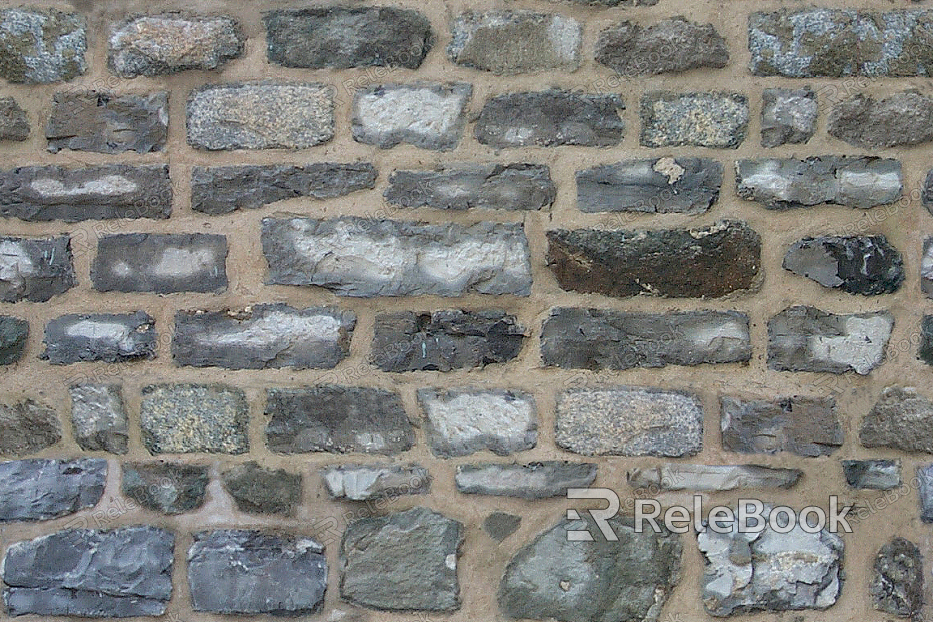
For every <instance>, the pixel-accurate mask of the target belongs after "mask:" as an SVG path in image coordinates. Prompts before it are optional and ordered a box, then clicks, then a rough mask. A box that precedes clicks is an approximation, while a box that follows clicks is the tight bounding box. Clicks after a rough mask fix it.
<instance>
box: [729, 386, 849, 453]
mask: <svg viewBox="0 0 933 622" xmlns="http://www.w3.org/2000/svg"><path fill="white" fill-rule="evenodd" d="M720 406H721V408H722V411H721V419H720V424H721V426H720V427H721V430H722V446H723V449H725V450H727V451H736V452H739V453H743V454H776V453H780V452H783V451H787V452H790V453H792V454H796V455H798V456H804V457H806V458H815V457H818V456H828V455H830V454H832V453H833V452H834V451H836V450H837V449H839V448H840V447H841V446H842V441H843V434H842V426H841V425H840V424H839V419H838V417H837V416H836V401H835V400H834V399H833V398H831V397H825V398H812V397H798V396H794V397H781V398H777V399H746V398H739V397H727V396H723V397H721V398H720Z"/></svg>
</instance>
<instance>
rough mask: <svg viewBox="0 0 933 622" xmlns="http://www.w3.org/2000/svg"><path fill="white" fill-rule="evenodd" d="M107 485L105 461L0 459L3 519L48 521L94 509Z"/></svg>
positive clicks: (0, 494) (1, 514)
mask: <svg viewBox="0 0 933 622" xmlns="http://www.w3.org/2000/svg"><path fill="white" fill-rule="evenodd" d="M106 484H107V461H106V460H96V459H92V458H84V459H81V460H70V461H64V460H15V461H12V462H0V522H5V521H39V520H49V519H52V518H58V517H60V516H67V515H68V514H74V513H75V512H78V511H80V510H84V509H87V508H92V507H94V506H95V505H97V503H98V502H99V501H100V499H101V497H102V496H103V495H104V486H105V485H106Z"/></svg>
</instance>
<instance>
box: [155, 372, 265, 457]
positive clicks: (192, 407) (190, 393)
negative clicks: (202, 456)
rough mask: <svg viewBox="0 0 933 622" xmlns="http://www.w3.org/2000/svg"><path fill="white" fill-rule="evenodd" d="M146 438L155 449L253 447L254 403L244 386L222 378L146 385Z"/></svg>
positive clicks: (239, 450)
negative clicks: (251, 420)
mask: <svg viewBox="0 0 933 622" xmlns="http://www.w3.org/2000/svg"><path fill="white" fill-rule="evenodd" d="M142 395H143V397H142V403H141V405H140V408H139V419H140V425H141V426H142V430H143V444H144V445H145V446H146V449H148V450H149V453H151V454H160V453H173V454H174V453H193V452H206V453H225V454H241V453H245V452H247V451H248V450H249V437H248V435H247V428H248V427H249V405H248V404H247V403H246V396H245V395H244V393H243V391H241V390H240V389H234V388H232V387H229V386H226V385H222V384H161V385H149V386H146V387H143V390H142Z"/></svg>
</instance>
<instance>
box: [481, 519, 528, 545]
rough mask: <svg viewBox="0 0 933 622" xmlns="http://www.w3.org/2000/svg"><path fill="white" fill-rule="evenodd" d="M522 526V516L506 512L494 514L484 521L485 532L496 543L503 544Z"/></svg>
mask: <svg viewBox="0 0 933 622" xmlns="http://www.w3.org/2000/svg"><path fill="white" fill-rule="evenodd" d="M521 524H522V517H521V516H515V515H514V514H508V513H506V512H493V513H492V514H490V515H489V516H487V517H486V520H484V521H483V531H485V532H486V534H487V535H488V536H489V537H490V538H492V539H493V540H495V541H496V542H502V541H503V540H505V539H506V538H508V537H509V536H511V535H512V534H513V533H515V532H516V531H517V530H518V528H519V527H520V526H521Z"/></svg>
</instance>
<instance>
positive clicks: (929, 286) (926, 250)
mask: <svg viewBox="0 0 933 622" xmlns="http://www.w3.org/2000/svg"><path fill="white" fill-rule="evenodd" d="M0 243H2V242H0ZM0 266H2V264H0ZM0 279H2V273H0ZM920 290H921V291H922V292H923V293H924V295H925V296H926V297H927V298H933V237H928V238H924V240H923V257H921V258H920Z"/></svg>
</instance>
